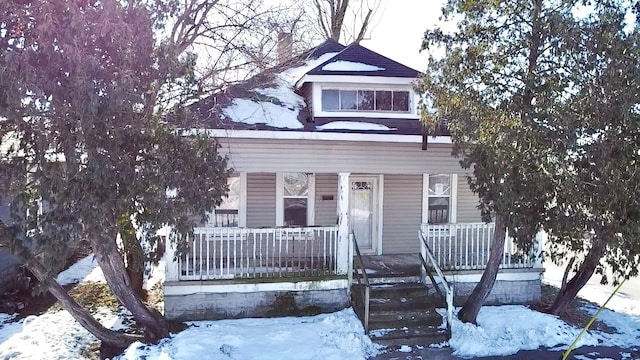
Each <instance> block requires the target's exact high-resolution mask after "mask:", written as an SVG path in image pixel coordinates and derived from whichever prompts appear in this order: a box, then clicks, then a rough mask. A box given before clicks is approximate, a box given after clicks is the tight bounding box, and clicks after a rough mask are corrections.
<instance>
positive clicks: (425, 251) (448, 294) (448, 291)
mask: <svg viewBox="0 0 640 360" xmlns="http://www.w3.org/2000/svg"><path fill="white" fill-rule="evenodd" d="M418 238H419V239H420V254H419V255H420V261H421V262H422V266H423V268H424V269H425V271H426V272H427V274H428V275H429V277H430V278H431V282H432V283H433V286H434V287H435V288H436V290H437V291H438V292H439V293H440V295H441V296H442V292H441V290H440V287H439V286H438V284H437V283H436V281H435V279H434V278H433V275H431V272H430V270H429V263H431V264H432V266H433V268H434V269H435V270H436V273H437V274H438V276H439V277H440V279H442V285H443V287H444V291H445V296H444V298H445V301H446V304H447V316H446V319H445V320H446V322H447V331H448V333H449V338H451V324H452V323H453V288H452V286H451V285H450V284H449V282H448V281H447V279H446V278H445V277H444V274H443V273H442V270H441V269H440V266H438V262H437V261H436V258H435V256H434V255H433V252H432V251H431V248H430V247H429V245H428V244H427V239H426V237H425V235H424V231H423V230H422V229H419V230H418Z"/></svg>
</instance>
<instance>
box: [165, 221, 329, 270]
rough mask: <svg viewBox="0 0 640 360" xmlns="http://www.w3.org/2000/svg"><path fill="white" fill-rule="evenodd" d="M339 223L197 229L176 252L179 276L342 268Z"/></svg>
mask: <svg viewBox="0 0 640 360" xmlns="http://www.w3.org/2000/svg"><path fill="white" fill-rule="evenodd" d="M337 242H338V227H337V226H326V227H302V228H253V229H251V228H234V227H202V228H195V229H194V231H193V235H192V236H190V237H189V238H188V240H187V246H186V248H184V249H182V251H181V252H179V253H178V256H177V263H178V264H177V267H178V269H177V271H178V279H179V280H215V279H234V278H277V277H307V276H320V275H329V274H336V273H337V262H336V254H337Z"/></svg>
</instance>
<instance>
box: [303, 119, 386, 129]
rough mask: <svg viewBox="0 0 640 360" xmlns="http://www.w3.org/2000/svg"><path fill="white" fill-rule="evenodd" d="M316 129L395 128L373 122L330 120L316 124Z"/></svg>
mask: <svg viewBox="0 0 640 360" xmlns="http://www.w3.org/2000/svg"><path fill="white" fill-rule="evenodd" d="M316 129H318V130H369V131H392V130H397V129H395V128H390V127H387V126H385V125H381V124H373V123H367V122H361V121H332V122H328V123H326V124H323V125H320V126H316Z"/></svg>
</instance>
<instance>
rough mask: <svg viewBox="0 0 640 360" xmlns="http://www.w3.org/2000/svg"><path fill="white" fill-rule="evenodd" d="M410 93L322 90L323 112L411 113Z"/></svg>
mask: <svg viewBox="0 0 640 360" xmlns="http://www.w3.org/2000/svg"><path fill="white" fill-rule="evenodd" d="M409 99H410V96H409V91H404V90H367V89H349V90H346V89H322V111H389V112H409Z"/></svg>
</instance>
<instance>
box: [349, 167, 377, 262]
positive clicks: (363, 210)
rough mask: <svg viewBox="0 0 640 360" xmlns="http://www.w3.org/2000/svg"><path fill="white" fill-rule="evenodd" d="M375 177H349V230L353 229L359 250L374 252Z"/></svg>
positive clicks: (375, 218) (375, 237)
mask: <svg viewBox="0 0 640 360" xmlns="http://www.w3.org/2000/svg"><path fill="white" fill-rule="evenodd" d="M377 184H378V182H377V178H376V177H373V176H366V177H365V176H358V177H352V178H351V179H350V185H351V186H350V189H349V190H350V191H349V194H350V197H349V232H351V231H353V233H354V234H355V237H356V241H357V242H358V247H359V248H360V251H361V252H363V253H366V254H372V253H375V252H376V245H377V243H378V242H377V238H378V237H377V232H376V228H377V227H376V223H377V222H376V220H377V218H378V216H377V212H376V211H377V204H376V194H377Z"/></svg>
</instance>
